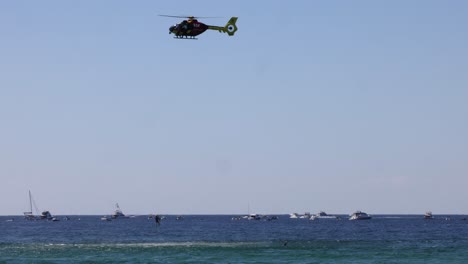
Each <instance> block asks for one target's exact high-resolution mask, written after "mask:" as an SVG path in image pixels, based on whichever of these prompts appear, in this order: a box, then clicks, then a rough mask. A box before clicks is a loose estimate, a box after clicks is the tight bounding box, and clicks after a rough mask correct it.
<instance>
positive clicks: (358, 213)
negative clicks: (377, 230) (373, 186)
mask: <svg viewBox="0 0 468 264" xmlns="http://www.w3.org/2000/svg"><path fill="white" fill-rule="evenodd" d="M371 218H372V217H371V216H370V215H368V214H366V213H364V212H361V211H356V212H354V213H353V214H352V215H351V217H350V218H349V220H369V219H371Z"/></svg>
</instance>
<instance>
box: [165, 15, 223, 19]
mask: <svg viewBox="0 0 468 264" xmlns="http://www.w3.org/2000/svg"><path fill="white" fill-rule="evenodd" d="M159 16H162V17H177V18H189V19H198V18H222V17H200V16H170V15H159Z"/></svg>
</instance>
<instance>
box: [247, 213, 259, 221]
mask: <svg viewBox="0 0 468 264" xmlns="http://www.w3.org/2000/svg"><path fill="white" fill-rule="evenodd" d="M260 219H262V217H261V216H260V215H259V214H249V216H248V217H247V220H260Z"/></svg>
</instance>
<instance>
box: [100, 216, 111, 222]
mask: <svg viewBox="0 0 468 264" xmlns="http://www.w3.org/2000/svg"><path fill="white" fill-rule="evenodd" d="M101 221H111V218H110V217H108V216H103V217H101Z"/></svg>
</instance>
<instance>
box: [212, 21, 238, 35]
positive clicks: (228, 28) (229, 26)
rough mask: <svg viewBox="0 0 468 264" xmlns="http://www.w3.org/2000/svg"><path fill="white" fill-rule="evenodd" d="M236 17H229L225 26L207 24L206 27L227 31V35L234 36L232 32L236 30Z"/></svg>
mask: <svg viewBox="0 0 468 264" xmlns="http://www.w3.org/2000/svg"><path fill="white" fill-rule="evenodd" d="M236 22H237V17H231V19H229V21H228V22H227V24H226V26H224V27H218V26H208V29H212V30H218V31H219V32H224V33H227V34H228V35H229V36H234V33H236V31H237V26H236Z"/></svg>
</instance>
